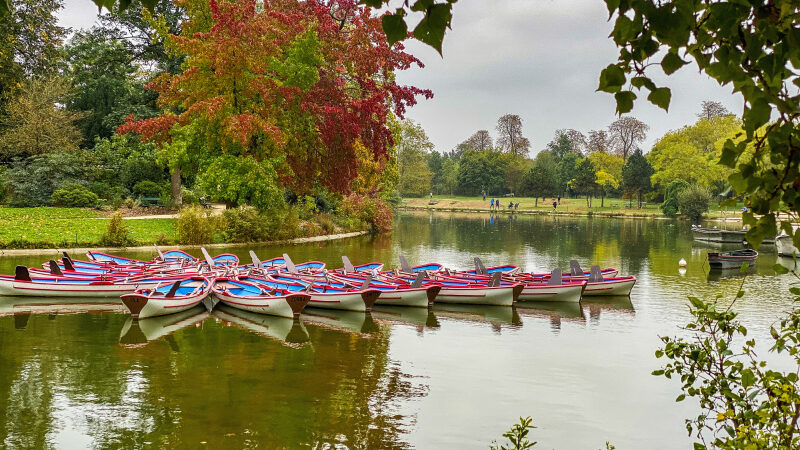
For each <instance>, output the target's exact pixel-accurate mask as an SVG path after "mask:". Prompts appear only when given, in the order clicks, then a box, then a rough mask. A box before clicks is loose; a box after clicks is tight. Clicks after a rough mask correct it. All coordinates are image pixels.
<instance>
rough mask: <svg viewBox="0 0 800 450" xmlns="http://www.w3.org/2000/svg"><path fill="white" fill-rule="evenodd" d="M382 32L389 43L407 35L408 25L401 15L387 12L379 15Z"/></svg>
mask: <svg viewBox="0 0 800 450" xmlns="http://www.w3.org/2000/svg"><path fill="white" fill-rule="evenodd" d="M381 23H382V24H383V32H384V33H386V40H387V41H389V45H392V44H394V43H395V42H398V41H402V40H403V39H405V38H407V37H408V25H406V21H405V19H404V18H403V16H401V15H399V14H387V15H385V16H383V17H381Z"/></svg>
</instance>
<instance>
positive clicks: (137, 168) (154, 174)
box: [119, 154, 167, 197]
mask: <svg viewBox="0 0 800 450" xmlns="http://www.w3.org/2000/svg"><path fill="white" fill-rule="evenodd" d="M166 179H167V175H166V172H165V171H164V167H163V166H161V165H160V164H158V163H157V162H156V160H155V155H154V154H147V155H138V156H131V157H129V158H128V159H127V160H125V162H124V163H122V167H120V174H119V180H120V181H121V182H122V184H123V185H125V187H127V188H128V189H131V190H133V188H134V187H136V185H137V184H139V183H140V182H142V181H150V182H152V183H153V184H158V183H162V182H164V181H165V180H166ZM134 192H135V191H134ZM157 196H158V195H154V196H152V197H157Z"/></svg>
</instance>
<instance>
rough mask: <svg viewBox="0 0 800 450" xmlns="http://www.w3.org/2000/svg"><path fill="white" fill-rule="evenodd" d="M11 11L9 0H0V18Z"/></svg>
mask: <svg viewBox="0 0 800 450" xmlns="http://www.w3.org/2000/svg"><path fill="white" fill-rule="evenodd" d="M9 12H11V0H0V19H2V18H3V17H5V16H7V15H8V13H9Z"/></svg>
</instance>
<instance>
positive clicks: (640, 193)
mask: <svg viewBox="0 0 800 450" xmlns="http://www.w3.org/2000/svg"><path fill="white" fill-rule="evenodd" d="M638 200H639V209H642V191H639V196H638Z"/></svg>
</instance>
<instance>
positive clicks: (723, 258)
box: [708, 248, 758, 269]
mask: <svg viewBox="0 0 800 450" xmlns="http://www.w3.org/2000/svg"><path fill="white" fill-rule="evenodd" d="M757 258H758V252H757V251H755V250H752V249H749V248H746V249H742V250H734V251H731V252H723V253H717V252H708V265H709V267H711V268H712V269H736V268H739V267H742V264H745V263H746V264H749V265H752V264H753V263H755V262H756V259H757Z"/></svg>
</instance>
